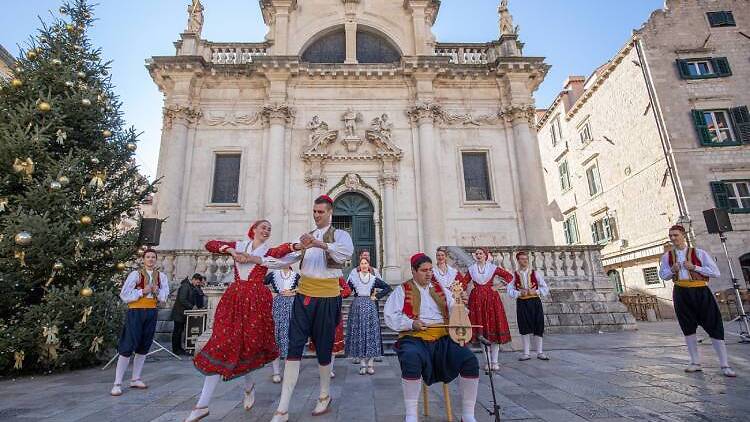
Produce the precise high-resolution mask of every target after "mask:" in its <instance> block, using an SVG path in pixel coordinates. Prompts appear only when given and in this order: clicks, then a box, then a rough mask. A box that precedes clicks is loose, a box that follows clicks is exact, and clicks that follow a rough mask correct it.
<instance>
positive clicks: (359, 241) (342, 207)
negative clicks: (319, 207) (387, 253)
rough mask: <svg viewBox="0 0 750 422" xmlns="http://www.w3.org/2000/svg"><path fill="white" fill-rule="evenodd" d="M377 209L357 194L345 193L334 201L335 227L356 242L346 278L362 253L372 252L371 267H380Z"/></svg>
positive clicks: (346, 269) (347, 266)
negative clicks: (376, 234) (376, 220)
mask: <svg viewBox="0 0 750 422" xmlns="http://www.w3.org/2000/svg"><path fill="white" fill-rule="evenodd" d="M374 215H375V207H373V205H372V202H370V200H369V199H368V198H367V197H365V196H364V195H362V194H360V193H356V192H349V193H345V194H343V195H341V196H339V197H338V198H336V201H334V204H333V226H334V227H335V228H337V229H342V230H346V231H348V232H349V234H350V235H351V236H352V241H353V242H354V255H353V256H352V259H351V261H350V262H348V263H347V265H346V268H345V269H344V276H345V277H348V276H349V271H351V269H352V268H353V267H355V266H357V265H358V264H359V262H357V257H359V254H360V252H362V251H364V250H367V251H370V259H371V261H372V262H371V263H370V264H371V265H372V266H373V267H377V266H378V255H377V250H376V247H375V245H376V242H375V220H374Z"/></svg>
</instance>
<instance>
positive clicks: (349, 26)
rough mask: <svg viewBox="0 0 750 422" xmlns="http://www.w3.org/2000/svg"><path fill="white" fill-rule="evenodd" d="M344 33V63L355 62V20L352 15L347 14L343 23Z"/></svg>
mask: <svg viewBox="0 0 750 422" xmlns="http://www.w3.org/2000/svg"><path fill="white" fill-rule="evenodd" d="M344 31H345V33H346V60H344V63H346V64H357V21H356V20H355V18H354V16H350V15H347V17H346V23H344Z"/></svg>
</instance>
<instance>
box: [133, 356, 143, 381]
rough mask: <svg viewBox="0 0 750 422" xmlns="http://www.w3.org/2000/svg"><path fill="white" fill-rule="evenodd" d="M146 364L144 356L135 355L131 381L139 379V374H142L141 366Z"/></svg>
mask: <svg viewBox="0 0 750 422" xmlns="http://www.w3.org/2000/svg"><path fill="white" fill-rule="evenodd" d="M144 363H146V355H139V354H138V353H136V354H135V357H134V358H133V376H132V378H131V379H132V380H134V381H135V380H139V379H141V372H143V364H144Z"/></svg>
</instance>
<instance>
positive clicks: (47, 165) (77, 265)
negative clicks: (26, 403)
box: [0, 0, 154, 375]
mask: <svg viewBox="0 0 750 422" xmlns="http://www.w3.org/2000/svg"><path fill="white" fill-rule="evenodd" d="M56 16H57V17H56V18H54V21H53V22H50V23H49V24H45V25H43V26H42V28H41V29H40V30H39V31H38V34H37V35H36V36H34V37H32V38H31V39H30V40H29V41H28V43H27V44H26V45H25V47H24V48H23V49H22V51H21V53H20V56H19V58H18V60H17V63H16V65H15V69H14V74H13V75H12V77H11V79H10V80H8V81H2V79H0V287H2V293H0V374H5V375H7V374H14V373H19V372H22V371H23V372H25V371H52V370H57V369H63V368H75V367H81V366H86V365H91V364H94V363H96V362H98V361H99V359H100V358H102V357H103V356H102V354H103V353H105V352H107V351H108V350H110V349H111V348H112V347H113V346H114V345H115V344H116V342H117V336H118V335H119V330H120V324H121V320H122V317H121V315H122V312H121V309H120V305H119V299H118V290H119V285H120V284H121V282H122V280H123V279H124V277H125V273H124V271H125V270H126V269H127V265H126V262H128V261H130V260H131V259H132V258H133V256H135V254H136V252H137V249H138V246H137V244H136V233H133V230H129V229H127V227H128V225H126V224H123V221H125V220H127V219H132V218H134V217H136V212H137V207H138V205H139V204H140V203H141V202H142V201H143V200H144V199H145V198H146V197H147V196H148V195H149V194H150V193H151V192H153V191H154V186H153V184H150V183H149V182H148V181H147V180H146V179H145V178H144V177H143V176H141V175H140V174H139V172H138V168H137V166H136V165H135V161H134V151H135V150H136V142H137V133H136V131H135V130H134V129H133V128H127V127H125V123H124V121H123V117H122V113H121V112H120V103H119V101H118V99H117V97H116V96H115V95H114V94H113V91H112V83H111V79H110V76H109V63H106V62H103V61H102V54H101V51H100V50H98V49H96V48H94V47H93V46H92V45H91V42H90V40H89V39H88V37H87V34H86V32H87V30H88V29H89V28H90V27H91V26H92V24H93V22H94V18H93V10H92V7H91V5H89V4H88V3H87V2H86V1H85V0H75V1H71V2H68V3H65V4H64V5H63V6H62V7H61V8H60V10H59V13H58V14H56ZM131 226H132V225H131Z"/></svg>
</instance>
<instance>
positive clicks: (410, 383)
mask: <svg viewBox="0 0 750 422" xmlns="http://www.w3.org/2000/svg"><path fill="white" fill-rule="evenodd" d="M401 388H402V389H403V390H404V407H405V408H406V417H407V418H409V417H412V418H414V420H416V417H417V406H418V405H419V392H420V391H421V389H422V380H421V379H418V380H406V379H403V378H401Z"/></svg>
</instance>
